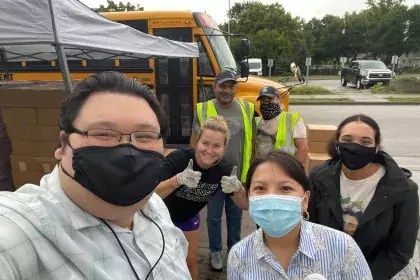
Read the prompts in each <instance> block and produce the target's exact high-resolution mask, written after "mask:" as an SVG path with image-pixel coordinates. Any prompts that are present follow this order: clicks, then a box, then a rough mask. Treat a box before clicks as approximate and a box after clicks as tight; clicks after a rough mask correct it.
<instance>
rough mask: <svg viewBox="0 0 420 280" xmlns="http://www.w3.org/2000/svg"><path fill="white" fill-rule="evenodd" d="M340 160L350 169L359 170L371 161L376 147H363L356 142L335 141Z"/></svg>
mask: <svg viewBox="0 0 420 280" xmlns="http://www.w3.org/2000/svg"><path fill="white" fill-rule="evenodd" d="M336 149H337V153H338V156H339V157H340V160H341V161H342V162H343V164H344V165H345V166H346V167H347V168H348V169H350V170H359V169H362V168H363V167H365V166H366V165H368V164H369V163H371V162H372V161H373V160H374V159H375V156H376V147H365V146H362V145H360V144H357V143H341V142H338V143H336Z"/></svg>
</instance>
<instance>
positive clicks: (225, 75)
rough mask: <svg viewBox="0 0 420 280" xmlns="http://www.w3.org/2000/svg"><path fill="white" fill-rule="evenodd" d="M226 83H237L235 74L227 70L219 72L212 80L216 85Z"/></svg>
mask: <svg viewBox="0 0 420 280" xmlns="http://www.w3.org/2000/svg"><path fill="white" fill-rule="evenodd" d="M227 81H233V82H235V83H237V82H238V81H237V80H236V76H235V73H233V71H231V70H228V69H225V70H222V71H220V73H219V74H217V75H216V78H215V79H214V82H215V83H216V84H218V85H219V84H221V83H224V82H227Z"/></svg>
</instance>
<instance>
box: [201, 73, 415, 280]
mask: <svg viewBox="0 0 420 280" xmlns="http://www.w3.org/2000/svg"><path fill="white" fill-rule="evenodd" d="M314 82H315V81H314ZM333 82H335V83H339V81H333ZM291 109H292V111H298V112H300V113H301V114H302V116H303V117H304V120H305V123H308V124H309V123H312V124H334V125H338V124H339V123H340V122H341V121H342V120H343V119H344V118H346V117H347V116H350V115H352V114H357V113H364V114H368V115H370V116H371V117H373V118H374V119H375V120H376V121H377V122H378V123H379V126H380V128H381V130H382V135H383V136H382V138H383V146H384V149H385V150H386V151H387V152H389V153H390V154H391V155H392V156H393V157H395V158H396V159H397V161H398V162H399V163H400V165H402V166H405V167H409V168H410V169H411V170H412V172H413V180H414V181H415V182H417V184H419V185H420V129H419V127H420V106H349V105H345V106H343V105H339V106H331V105H324V106H322V105H306V106H302V105H300V106H299V105H296V106H292V108H291ZM205 217H206V211H205V210H203V211H202V213H201V218H202V219H201V227H200V248H199V270H200V279H202V280H224V279H226V275H225V272H223V273H217V272H212V271H211V270H210V267H209V262H208V258H209V252H208V239H207V227H206V220H205ZM225 229H226V223H225V218H223V240H224V243H223V244H225V246H226V230H225ZM254 230H255V225H254V223H253V222H252V220H251V219H250V217H249V215H248V213H247V212H244V217H243V226H242V236H243V237H245V236H247V235H248V234H250V233H251V232H253V231H254ZM223 254H224V256H226V248H225V249H224V250H223ZM225 259H226V258H225Z"/></svg>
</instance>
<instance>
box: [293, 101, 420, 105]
mask: <svg viewBox="0 0 420 280" xmlns="http://www.w3.org/2000/svg"><path fill="white" fill-rule="evenodd" d="M289 104H290V105H366V106H374V105H378V106H384V105H391V106H396V105H397V106H401V105H405V106H408V105H411V106H416V105H420V102H334V101H331V102H293V99H290V101H289Z"/></svg>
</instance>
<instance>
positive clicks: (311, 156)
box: [304, 153, 331, 175]
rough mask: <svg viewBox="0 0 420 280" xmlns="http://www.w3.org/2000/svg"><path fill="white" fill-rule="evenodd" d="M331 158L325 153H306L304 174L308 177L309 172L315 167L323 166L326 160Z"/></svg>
mask: <svg viewBox="0 0 420 280" xmlns="http://www.w3.org/2000/svg"><path fill="white" fill-rule="evenodd" d="M330 158H331V157H330V155H329V154H327V153H308V156H307V157H306V160H305V163H304V167H305V171H306V174H307V175H308V174H309V172H310V171H311V170H312V169H313V168H315V167H317V166H318V165H320V164H323V163H324V162H325V161H326V160H329V159H330Z"/></svg>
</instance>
